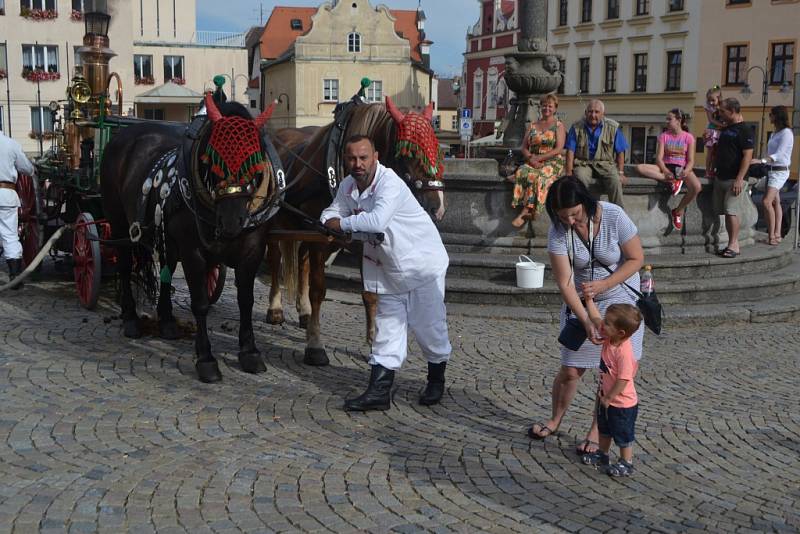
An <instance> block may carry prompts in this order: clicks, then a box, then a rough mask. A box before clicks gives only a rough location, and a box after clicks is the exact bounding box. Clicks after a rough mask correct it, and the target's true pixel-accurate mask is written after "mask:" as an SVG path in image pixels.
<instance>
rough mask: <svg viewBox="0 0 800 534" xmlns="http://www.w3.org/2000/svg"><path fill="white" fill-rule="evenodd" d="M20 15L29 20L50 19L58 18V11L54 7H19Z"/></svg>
mask: <svg viewBox="0 0 800 534" xmlns="http://www.w3.org/2000/svg"><path fill="white" fill-rule="evenodd" d="M19 14H20V16H21V17H25V18H26V19H31V20H52V19H55V18H58V11H56V10H55V9H30V8H27V7H23V8H22V9H20V11H19Z"/></svg>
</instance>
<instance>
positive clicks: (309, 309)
mask: <svg viewBox="0 0 800 534" xmlns="http://www.w3.org/2000/svg"><path fill="white" fill-rule="evenodd" d="M386 101H387V102H386V107H384V106H383V105H380V104H370V105H359V106H356V107H355V108H354V109H353V111H352V115H351V116H350V117H349V120H348V121H347V124H346V128H345V131H344V133H343V135H342V139H347V138H348V137H350V136H352V135H357V134H360V135H366V136H368V137H370V139H372V140H373V142H374V144H375V148H376V150H377V151H378V154H379V158H380V161H381V163H382V164H383V165H385V166H387V167H390V168H392V169H394V170H395V172H397V174H398V175H399V176H400V177H402V178H403V179H404V180H405V181H406V182H407V183H408V185H409V187H411V189H412V191H414V193H415V196H416V198H417V200H418V201H419V202H420V204H421V205H422V207H423V208H424V209H425V210H426V211H427V212H428V213H429V214H430V215H431V217H432V218H434V220H439V219H441V218H442V217H443V216H444V210H445V208H444V196H443V191H442V190H443V184H442V182H441V172H442V170H443V167H442V164H443V162H442V159H441V153H440V152H439V151H438V141H437V140H436V136H435V133H434V131H433V128H432V126H431V125H430V119H431V114H432V106H428V107H427V108H426V109H425V111H424V112H423V114H422V115H419V114H414V113H409V114H407V115H404V114H403V113H401V112H400V111H399V110H397V108H396V107H395V106H394V104H393V103H392V101H391V99H389V98H388V97H387V99H386ZM333 127H334V124H333V123H331V124H329V125H327V126H324V127H321V128H319V129H318V130H316V131H309V129H308V128H303V129H294V128H284V129H281V130H279V131H278V132H276V133H275V135H274V139H275V142H276V144H277V145H278V153H279V155H280V158H281V161H282V162H283V164H284V166H285V167H286V170H287V176H289V177H290V178H291V180H295V179H298V180H299V184H298V185H299V187H298V188H297V189H294V188H290V190H289V192H288V193H287V200H288V201H289V202H290V203H291V204H293V205H294V206H296V207H298V208H299V209H301V210H302V211H303V212H304V213H306V214H308V215H309V216H311V217H314V218H318V217H319V215H320V214H321V213H322V210H323V209H325V208H326V207H328V205H330V203H331V202H332V200H333V199H332V197H331V195H330V193H329V192H328V181H327V176H326V175H325V173H324V172H323V169H325V167H326V166H325V149H326V143H327V140H328V139H329V132H330V129H331V128H333ZM409 129H415V131H413V132H412V133H413V137H414V139H415V140H416V139H422V140H423V143H427V145H428V147H430V145H431V143H435V153H434V154H435V155H434V156H432V157H430V158H428V159H427V160H426V159H425V158H422V157H417V154H416V153H414V151H413V150H406V149H405V148H403V149H400V148H399V147H400V145H401V144H402V143H399V141H401V139H400V136H401V135H402V134H403V133H406V134H407V133H408V131H409ZM403 146H404V147H406V148H407V147H408V143H406V144H404V145H403ZM342 148H343V147H342ZM433 159H435V161H432V160H433ZM423 160H424V161H425V163H423ZM426 163H427V164H426ZM437 171H438V172H437ZM280 215H281V216H282V218H281V219H280V220H279V221H277V222H276V228H280V227H281V226H288V227H295V228H296V227H297V222H296V221H292V220H291V215H290V214H287V213H285V212H282V213H281V214H280ZM284 216H289V217H290V218H289V219H288V220H287V219H284V218H283V217H284ZM282 245H283V243H282ZM339 248H340V247H339V245H336V244H325V243H319V242H314V243H311V242H305V243H302V244H295V247H294V249H293V250H291V251H290V250H289V248H288V247H286V246H282V247H281V249H282V252H281V249H279V248H278V247H277V246H274V243H273V242H270V245H269V248H268V252H267V259H268V262H269V265H270V270H271V274H272V283H271V287H270V303H269V309H268V312H267V322H268V323H270V324H280V323H282V322H283V321H284V315H283V308H282V302H281V288H280V272H281V271H280V266H281V259H282V257H283V259H284V260H286V259H287V256H288V255H292V256H295V257H297V258H298V266H297V271H296V272H297V278H296V281H297V303H296V304H297V311H298V314H299V316H300V323H301V326H305V327H306V341H307V347H306V352H305V359H304V361H305V363H307V364H311V365H325V364H327V363H328V358H327V355H326V353H325V348H324V345H323V343H322V339H321V330H320V319H319V318H320V307H321V304H322V301H323V300H324V298H325V261H326V259H327V258H328V257H329V256H330V255H331V254H332V253H333V252H335V251H336V250H338V249H339ZM351 250H352V251H353V252H354V253H355V254H358V256H359V257H360V255H361V251H360V246H359V245H358V244H357V243H354V245H353V246H352V248H351ZM289 263H291V262H287V264H289ZM291 268H292V267H285V268H284V273H286V271H287V269H291ZM289 274H290V275H291V274H293V273H289ZM289 278H290V279H291V278H293V277H292V276H289ZM287 285H292V282H288V283H287ZM290 293H291V291H290ZM362 299H363V302H364V306H365V308H366V316H367V325H366V327H367V341H368V342H369V343H371V341H372V338H373V336H374V331H375V327H374V318H375V312H376V308H377V295H375V294H374V293H369V292H366V291H364V292H362Z"/></svg>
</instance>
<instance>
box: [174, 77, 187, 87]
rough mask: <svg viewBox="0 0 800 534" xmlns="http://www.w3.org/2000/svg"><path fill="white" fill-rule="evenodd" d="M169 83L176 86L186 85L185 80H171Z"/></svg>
mask: <svg viewBox="0 0 800 534" xmlns="http://www.w3.org/2000/svg"><path fill="white" fill-rule="evenodd" d="M170 81H171V82H172V83H174V84H176V85H186V78H172V79H171V80H170Z"/></svg>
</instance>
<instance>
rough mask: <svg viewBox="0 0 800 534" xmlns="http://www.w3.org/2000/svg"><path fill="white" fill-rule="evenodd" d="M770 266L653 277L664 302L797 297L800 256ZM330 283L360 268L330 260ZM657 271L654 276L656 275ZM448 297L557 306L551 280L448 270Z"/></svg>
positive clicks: (355, 284)
mask: <svg viewBox="0 0 800 534" xmlns="http://www.w3.org/2000/svg"><path fill="white" fill-rule="evenodd" d="M789 257H790V259H791V263H790V264H789V265H788V266H786V267H782V268H779V269H776V270H774V271H767V272H752V273H748V274H739V275H735V276H721V277H713V278H708V277H698V278H687V279H679V280H669V279H665V280H664V279H660V278H658V277H656V291H657V292H658V296H659V299H660V301H661V302H662V303H663V304H664V305H667V306H668V305H673V304H674V305H678V304H680V305H683V304H723V303H735V302H755V301H763V300H767V299H771V298H775V297H782V296H787V295H795V296H797V298H799V299H800V257H798V256H797V254H791V255H790V256H789ZM326 274H327V278H328V284H329V286H330V287H332V288H336V289H347V290H350V291H360V290H361V279H360V274H359V271H358V269H357V268H356V267H353V266H342V265H333V266H331V267H330V268H328V269H327V271H326ZM656 276H657V275H656ZM446 288H447V289H446V297H445V298H446V300H447V302H456V303H463V304H493V305H507V306H542V305H545V306H557V305H558V304H560V303H561V295H560V294H559V292H558V288H557V287H556V285H555V283H554V282H553V281H552V280H551V279H547V280H545V283H544V287H542V288H540V289H521V288H518V287H516V286H515V285H514V282H512V281H510V280H491V279H472V278H462V277H457V276H451V275H449V274H448V277H447V286H446Z"/></svg>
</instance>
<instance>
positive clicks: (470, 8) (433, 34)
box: [197, 0, 479, 78]
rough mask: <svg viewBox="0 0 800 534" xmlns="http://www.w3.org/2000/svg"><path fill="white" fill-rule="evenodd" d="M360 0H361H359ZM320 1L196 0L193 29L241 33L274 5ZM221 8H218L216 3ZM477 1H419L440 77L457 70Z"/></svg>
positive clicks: (403, 0) (400, 5)
mask: <svg viewBox="0 0 800 534" xmlns="http://www.w3.org/2000/svg"><path fill="white" fill-rule="evenodd" d="M362 1H363V0H362ZM322 3H323V2H322V0H284V1H275V0H262V1H259V0H197V29H198V30H211V31H225V32H244V31H247V29H248V28H250V27H251V26H258V25H259V16H260V13H261V11H262V9H263V21H262V22H263V23H266V21H267V19H268V18H269V15H270V13H271V12H272V8H273V7H275V6H276V5H281V6H297V7H301V6H303V7H317V6H319V5H321V4H322ZM370 4H372V6H373V7H375V6H377V5H379V4H386V5H387V6H388V7H389V8H390V9H416V8H417V4H418V0H383V1H381V2H379V1H376V0H370ZM220 5H224V6H225V9H224V10H220V9H219V6H220ZM478 6H479V4H478V2H477V0H422V9H423V11H425V16H426V17H427V20H426V21H425V33H426V36H427V37H428V39H430V40H431V41H433V46H431V66H432V67H433V70H434V71H435V72H436V74H437V75H438V76H439V77H441V78H447V77H450V76H453V75H457V74H460V73H461V64H462V62H463V55H462V54H463V53H464V47H465V41H464V38H465V36H466V33H467V29H468V28H469V27H471V26H472V25H473V24H475V22H477V21H478V16H479V13H478Z"/></svg>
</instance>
